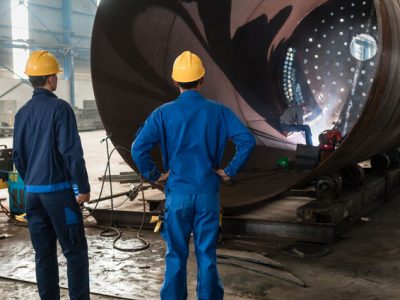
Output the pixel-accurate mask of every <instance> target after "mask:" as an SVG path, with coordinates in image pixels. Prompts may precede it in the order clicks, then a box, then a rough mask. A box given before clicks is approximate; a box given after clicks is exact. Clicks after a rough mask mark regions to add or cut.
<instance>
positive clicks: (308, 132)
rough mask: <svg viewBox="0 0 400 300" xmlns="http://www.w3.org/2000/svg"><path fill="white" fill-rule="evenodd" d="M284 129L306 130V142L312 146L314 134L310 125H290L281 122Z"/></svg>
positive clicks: (291, 130) (290, 130) (289, 130)
mask: <svg viewBox="0 0 400 300" xmlns="http://www.w3.org/2000/svg"><path fill="white" fill-rule="evenodd" d="M281 130H282V131H288V132H304V135H305V137H306V144H307V145H311V146H312V144H313V143H312V134H311V129H310V126H308V125H289V124H281Z"/></svg>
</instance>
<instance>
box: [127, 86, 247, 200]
mask: <svg viewBox="0 0 400 300" xmlns="http://www.w3.org/2000/svg"><path fill="white" fill-rule="evenodd" d="M228 139H232V140H233V142H234V143H235V145H236V155H235V156H234V157H233V159H232V160H231V162H230V163H229V164H228V166H227V167H226V168H225V173H226V174H227V175H228V176H231V177H233V176H235V175H236V173H237V172H238V171H239V170H240V169H241V168H242V167H243V166H244V165H245V163H246V161H247V160H248V158H249V155H250V153H251V151H252V149H253V147H254V145H255V139H254V137H253V135H252V134H251V133H250V131H249V130H248V129H247V128H246V127H245V126H244V125H243V124H242V122H241V121H240V120H239V119H238V118H237V117H236V115H235V114H234V113H233V112H232V111H231V110H230V109H229V108H227V107H226V106H224V105H222V104H220V103H217V102H214V101H211V100H207V99H205V98H204V97H203V96H202V95H201V94H200V93H199V92H197V91H194V90H189V91H185V92H183V93H182V94H181V95H180V96H179V97H178V98H177V99H176V100H174V101H172V102H169V103H167V104H164V105H162V106H161V107H159V108H157V109H156V110H155V111H154V112H153V113H152V114H151V115H150V116H149V117H148V118H147V120H146V122H145V123H144V125H143V127H142V128H141V129H140V131H139V132H138V133H137V136H136V139H135V141H134V142H133V144H132V149H131V150H132V151H131V152H132V158H133V160H134V161H135V163H136V165H137V167H138V168H139V170H140V172H141V173H142V175H143V176H144V177H145V178H146V179H147V180H149V181H150V182H154V181H156V180H157V179H158V178H159V177H160V171H159V170H158V169H157V168H156V166H155V164H154V162H153V160H152V159H151V154H150V152H151V150H152V148H153V147H154V146H155V145H156V144H159V145H160V147H161V152H162V156H163V167H164V171H165V172H167V171H168V170H170V171H171V173H170V175H169V177H168V181H167V184H166V190H167V191H170V192H184V193H210V192H217V191H218V189H219V182H220V178H219V176H218V175H217V174H216V173H215V172H214V170H216V169H218V168H220V163H221V160H222V156H223V154H224V150H225V146H226V142H227V140H228Z"/></svg>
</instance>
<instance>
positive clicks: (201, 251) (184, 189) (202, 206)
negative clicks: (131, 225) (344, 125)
mask: <svg viewBox="0 0 400 300" xmlns="http://www.w3.org/2000/svg"><path fill="white" fill-rule="evenodd" d="M204 76H205V68H204V66H203V63H202V61H201V59H200V58H199V57H198V56H197V55H196V54H194V53H192V52H190V51H185V52H183V53H182V54H180V55H179V56H178V57H177V58H176V60H175V62H174V64H173V68H172V79H173V80H174V84H175V86H176V87H177V88H178V89H179V91H180V95H179V97H178V98H177V99H175V100H174V101H172V102H169V103H167V104H165V105H163V106H161V107H159V108H157V109H156V110H155V111H154V112H153V113H151V114H150V116H149V117H148V118H147V120H146V122H145V124H144V125H143V127H142V128H141V130H140V131H139V132H138V133H137V135H136V138H135V140H134V142H133V144H132V158H133V160H134V161H135V163H136V165H137V166H138V168H139V170H140V172H141V173H142V175H143V176H144V177H145V178H146V179H147V180H148V181H150V182H151V183H153V184H155V185H164V184H165V192H166V201H165V207H164V218H163V228H162V235H163V237H164V239H165V241H166V244H167V252H166V256H165V265H166V266H165V278H164V283H163V285H162V288H161V299H186V298H187V287H186V261H187V258H188V254H189V239H190V236H191V233H193V238H194V245H195V249H196V258H197V266H198V268H197V270H198V276H197V280H198V283H197V298H198V299H216V300H218V299H222V298H223V294H224V290H223V287H222V283H221V281H220V278H219V275H218V271H217V262H216V260H217V257H216V248H217V239H218V234H219V209H220V204H219V203H220V201H219V193H218V191H219V184H220V181H229V180H230V178H231V177H233V176H235V175H236V173H237V172H238V171H239V170H240V169H241V168H242V167H243V166H244V164H245V163H246V161H247V159H248V157H249V155H250V153H251V151H252V149H253V147H254V145H255V139H254V137H253V135H252V134H251V133H250V132H249V130H248V129H247V128H246V127H245V126H244V125H243V124H242V122H241V121H240V120H239V119H238V118H237V117H236V115H235V114H234V113H233V112H232V111H231V110H230V109H229V108H227V107H225V106H224V105H222V104H219V103H217V102H215V101H210V100H208V99H206V98H204V97H203V96H202V94H200V92H199V90H200V88H201V85H202V84H203V81H204ZM228 139H232V141H233V142H234V143H235V144H236V149H237V151H236V155H235V156H234V158H233V159H232V160H231V162H230V163H229V164H228V165H227V166H226V167H225V168H224V169H222V168H221V167H220V164H221V160H222V156H223V153H224V149H225V146H226V142H227V140H228ZM156 144H159V145H160V146H161V147H160V148H161V151H162V156H163V168H164V172H163V173H161V172H160V170H158V169H157V167H156V165H155V163H154V162H153V160H152V159H151V155H150V152H151V150H152V148H153V147H155V145H156Z"/></svg>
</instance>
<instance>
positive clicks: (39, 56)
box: [25, 50, 61, 76]
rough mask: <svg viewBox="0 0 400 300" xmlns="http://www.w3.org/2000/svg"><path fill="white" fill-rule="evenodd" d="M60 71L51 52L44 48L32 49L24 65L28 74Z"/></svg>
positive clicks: (44, 74)
mask: <svg viewBox="0 0 400 300" xmlns="http://www.w3.org/2000/svg"><path fill="white" fill-rule="evenodd" d="M59 72H61V68H60V65H59V64H58V61H57V59H56V58H55V56H54V55H53V54H51V53H50V52H49V51H46V50H37V51H33V52H32V53H31V55H30V56H29V59H28V61H27V62H26V66H25V74H26V75H28V76H46V75H52V74H57V73H59Z"/></svg>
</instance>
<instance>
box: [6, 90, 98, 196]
mask: <svg viewBox="0 0 400 300" xmlns="http://www.w3.org/2000/svg"><path fill="white" fill-rule="evenodd" d="M13 161H14V164H15V167H16V168H17V170H18V173H19V175H20V176H21V178H22V180H23V181H24V183H25V189H26V191H27V192H31V193H46V192H55V191H60V190H64V189H70V188H72V184H76V185H77V186H78V189H79V193H81V194H85V193H88V192H89V191H90V186H89V181H88V175H87V172H86V166H85V160H84V159H83V151H82V145H81V140H80V138H79V134H78V128H77V125H76V120H75V115H74V112H73V111H72V108H71V106H70V105H69V104H68V103H67V102H65V101H64V100H61V99H58V98H57V96H56V95H55V94H53V93H52V92H51V91H49V90H46V89H42V88H37V89H34V91H33V96H32V99H31V100H29V101H28V102H27V103H26V104H25V105H24V106H22V107H21V109H20V110H19V111H18V113H17V114H16V116H15V125H14V142H13Z"/></svg>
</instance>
